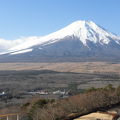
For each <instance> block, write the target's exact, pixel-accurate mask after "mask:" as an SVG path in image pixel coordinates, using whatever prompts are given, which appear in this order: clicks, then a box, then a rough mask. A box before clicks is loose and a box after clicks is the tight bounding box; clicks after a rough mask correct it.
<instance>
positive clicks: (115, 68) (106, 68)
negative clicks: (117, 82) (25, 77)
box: [0, 62, 120, 73]
mask: <svg viewBox="0 0 120 120" xmlns="http://www.w3.org/2000/svg"><path fill="white" fill-rule="evenodd" d="M44 69H48V70H54V71H59V72H77V73H95V72H99V73H103V72H112V73H120V63H107V62H63V63H0V70H44Z"/></svg>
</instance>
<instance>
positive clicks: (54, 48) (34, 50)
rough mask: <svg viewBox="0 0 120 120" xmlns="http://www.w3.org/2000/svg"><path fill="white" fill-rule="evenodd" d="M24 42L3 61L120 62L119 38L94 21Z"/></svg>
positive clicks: (11, 50)
mask: <svg viewBox="0 0 120 120" xmlns="http://www.w3.org/2000/svg"><path fill="white" fill-rule="evenodd" d="M24 39H25V41H24V40H23V41H24V42H21V43H19V44H17V45H15V46H14V47H11V48H9V49H7V51H5V52H2V53H1V55H0V62H3V61H4V62H16V61H18V62H52V61H53V62H57V61H68V62H69V61H120V37H119V36H117V35H115V34H113V33H110V32H108V31H107V30H105V29H104V28H102V27H100V26H99V25H97V24H95V23H94V22H92V21H76V22H73V23H72V24H70V25H68V26H67V27H65V28H63V29H61V30H59V31H57V32H54V33H51V34H49V35H46V36H43V37H28V38H24Z"/></svg>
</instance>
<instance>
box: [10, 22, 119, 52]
mask: <svg viewBox="0 0 120 120" xmlns="http://www.w3.org/2000/svg"><path fill="white" fill-rule="evenodd" d="M67 36H75V37H77V38H78V39H79V40H80V41H81V42H82V43H83V45H85V46H87V41H91V42H93V43H100V44H101V45H103V44H108V43H109V42H110V40H111V39H114V40H115V42H116V43H117V44H120V37H118V36H116V35H114V34H112V33H110V32H107V31H106V30H105V29H103V28H101V27H100V26H98V25H96V24H95V23H94V22H92V21H76V22H73V23H72V24H70V25H68V26H67V27H65V28H63V29H61V30H58V31H57V32H54V33H51V34H49V35H46V36H43V37H29V38H25V39H28V40H25V42H24V43H22V44H20V45H17V46H15V47H12V48H11V49H9V51H12V52H13V51H19V50H25V49H27V48H30V47H32V46H35V45H46V44H53V43H54V42H57V41H60V40H62V39H63V38H65V37H67Z"/></svg>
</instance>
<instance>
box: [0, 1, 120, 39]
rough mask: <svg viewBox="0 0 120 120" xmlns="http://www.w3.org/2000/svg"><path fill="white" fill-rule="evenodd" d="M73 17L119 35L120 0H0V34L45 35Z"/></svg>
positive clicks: (65, 23) (68, 22)
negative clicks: (91, 22)
mask: <svg viewBox="0 0 120 120" xmlns="http://www.w3.org/2000/svg"><path fill="white" fill-rule="evenodd" d="M76 20H87V21H89V20H92V21H94V22H95V23H97V24H99V25H100V26H103V27H104V28H106V29H107V30H109V31H111V32H113V33H116V34H118V35H120V0H0V38H4V39H16V38H19V37H23V36H24V37H27V36H41V35H46V34H48V33H51V32H54V31H57V30H59V29H60V28H63V27H65V26H66V25H68V24H70V23H72V22H74V21H76Z"/></svg>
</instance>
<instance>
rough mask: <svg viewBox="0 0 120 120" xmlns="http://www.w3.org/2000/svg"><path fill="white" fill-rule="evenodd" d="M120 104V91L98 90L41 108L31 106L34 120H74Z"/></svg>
mask: <svg viewBox="0 0 120 120" xmlns="http://www.w3.org/2000/svg"><path fill="white" fill-rule="evenodd" d="M119 102H120V89H118V88H117V89H112V88H111V89H98V90H96V91H91V92H87V93H84V94H80V95H76V96H72V97H70V98H67V99H62V100H58V101H55V102H53V103H50V104H47V105H44V106H43V107H41V106H39V105H38V106H37V107H36V106H31V108H29V109H30V110H29V111H31V110H32V114H31V115H32V116H31V117H32V120H72V119H74V118H75V117H77V116H79V115H83V114H86V113H89V112H93V111H96V110H100V109H103V108H109V106H112V105H115V104H117V103H119Z"/></svg>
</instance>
